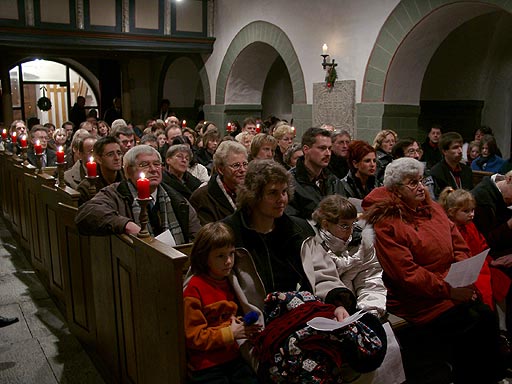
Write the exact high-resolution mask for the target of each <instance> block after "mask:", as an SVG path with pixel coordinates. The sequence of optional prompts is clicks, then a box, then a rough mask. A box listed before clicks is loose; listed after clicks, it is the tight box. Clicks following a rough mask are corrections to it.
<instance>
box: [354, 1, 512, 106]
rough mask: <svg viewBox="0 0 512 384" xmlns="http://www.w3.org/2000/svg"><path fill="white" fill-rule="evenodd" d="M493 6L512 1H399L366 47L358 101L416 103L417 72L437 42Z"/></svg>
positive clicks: (509, 7)
mask: <svg viewBox="0 0 512 384" xmlns="http://www.w3.org/2000/svg"><path fill="white" fill-rule="evenodd" d="M496 10H504V11H507V12H512V2H502V4H500V3H499V2H496V1H493V0H480V1H478V2H472V1H465V0H439V1H436V2H432V1H419V0H402V1H401V2H400V3H399V4H398V5H397V6H396V7H395V9H394V10H393V12H391V14H390V15H389V17H388V18H387V20H386V22H385V23H384V25H383V26H382V28H381V30H380V33H379V35H378V37H377V40H376V42H375V44H374V47H373V49H372V52H371V55H370V58H369V60H368V64H367V67H366V71H365V75H364V80H363V89H362V93H361V94H362V96H361V101H362V103H382V102H384V103H389V104H402V105H404V104H405V105H419V97H420V93H421V84H422V80H423V76H424V74H425V71H426V69H427V66H428V63H429V61H430V58H431V57H432V55H433V54H434V52H435V50H436V49H437V47H439V45H440V44H441V42H442V41H443V40H444V39H445V38H446V37H447V36H448V35H449V34H450V33H451V32H452V31H454V30H455V29H456V28H458V27H459V26H460V25H462V24H463V23H465V22H466V21H468V20H470V19H472V18H474V17H477V16H480V15H483V14H485V13H488V12H493V11H496ZM454 16H456V17H454Z"/></svg>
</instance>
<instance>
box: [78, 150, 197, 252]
mask: <svg viewBox="0 0 512 384" xmlns="http://www.w3.org/2000/svg"><path fill="white" fill-rule="evenodd" d="M123 161H124V171H125V176H126V178H127V180H123V181H121V182H119V183H113V184H111V185H109V186H108V187H106V188H103V189H102V190H101V191H100V192H99V193H98V194H97V195H96V196H94V197H93V198H92V199H91V200H89V201H88V202H87V203H85V204H83V205H82V206H81V207H80V209H79V210H78V214H77V216H76V219H75V222H76V224H77V227H78V230H79V232H80V233H81V234H84V235H94V236H101V235H109V234H114V233H119V234H121V233H126V234H137V233H139V231H140V222H139V215H140V205H139V203H138V202H137V195H138V194H137V187H136V185H137V180H138V179H139V178H140V177H141V172H143V173H144V175H145V177H146V178H147V179H149V183H150V191H149V192H150V195H151V197H152V201H151V202H150V204H148V216H149V223H148V230H149V232H150V233H151V234H152V235H153V236H157V235H159V234H161V233H163V232H165V231H167V230H169V231H170V233H171V235H172V237H173V238H174V242H175V243H176V245H179V244H184V243H188V242H190V241H192V240H193V238H194V236H195V234H196V232H197V231H198V230H199V228H200V224H199V220H198V219H197V215H196V212H195V210H194V208H192V207H191V206H190V204H189V203H188V202H187V200H185V199H184V198H183V197H182V196H181V195H180V194H179V193H177V192H176V191H174V190H173V189H172V188H170V187H168V186H166V185H165V184H163V183H162V159H161V157H160V154H159V153H158V151H157V150H156V149H154V148H153V147H150V146H149V145H140V146H137V147H134V148H132V149H130V150H129V151H128V152H126V154H125V155H124V158H123Z"/></svg>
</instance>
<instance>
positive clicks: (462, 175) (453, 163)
mask: <svg viewBox="0 0 512 384" xmlns="http://www.w3.org/2000/svg"><path fill="white" fill-rule="evenodd" d="M462 143H463V140H462V136H461V135H460V134H458V133H457V132H447V133H444V134H443V135H442V136H441V140H439V148H440V149H441V152H442V154H443V160H441V161H440V162H439V163H437V164H436V165H434V166H433V167H432V171H431V173H430V174H431V176H432V178H433V179H434V193H435V194H436V198H437V197H438V196H439V194H440V193H441V192H442V191H443V189H445V188H446V187H452V188H453V189H459V188H463V189H467V190H468V191H469V190H471V189H473V171H472V170H471V168H470V167H468V166H467V165H466V164H462V163H461V160H462Z"/></svg>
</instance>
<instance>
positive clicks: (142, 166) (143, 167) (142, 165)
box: [137, 161, 162, 171]
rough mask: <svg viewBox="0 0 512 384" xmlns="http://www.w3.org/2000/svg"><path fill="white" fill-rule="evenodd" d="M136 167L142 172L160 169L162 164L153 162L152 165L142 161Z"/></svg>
mask: <svg viewBox="0 0 512 384" xmlns="http://www.w3.org/2000/svg"><path fill="white" fill-rule="evenodd" d="M137 167H138V168H139V169H140V170H142V171H144V170H148V169H150V168H154V169H160V168H161V167H162V163H161V162H159V161H153V162H152V163H148V162H147V161H143V162H142V163H140V164H137Z"/></svg>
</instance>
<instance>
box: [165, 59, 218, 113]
mask: <svg viewBox="0 0 512 384" xmlns="http://www.w3.org/2000/svg"><path fill="white" fill-rule="evenodd" d="M183 57H186V58H188V59H190V60H191V61H192V62H193V63H194V65H195V67H196V69H197V72H198V75H199V79H200V81H201V84H202V86H203V92H204V103H205V104H211V93H210V80H209V79H208V73H207V72H206V68H205V66H204V62H203V60H202V59H201V57H200V56H199V55H181V56H170V57H168V58H167V59H166V60H165V62H164V64H163V65H162V70H161V71H160V79H159V82H158V100H160V99H161V98H162V95H163V92H164V82H165V77H166V75H167V71H168V70H169V67H170V66H171V64H172V63H173V62H174V61H175V60H177V59H180V58H183Z"/></svg>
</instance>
